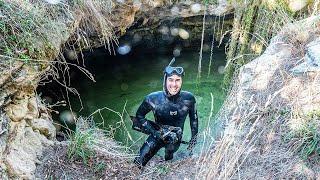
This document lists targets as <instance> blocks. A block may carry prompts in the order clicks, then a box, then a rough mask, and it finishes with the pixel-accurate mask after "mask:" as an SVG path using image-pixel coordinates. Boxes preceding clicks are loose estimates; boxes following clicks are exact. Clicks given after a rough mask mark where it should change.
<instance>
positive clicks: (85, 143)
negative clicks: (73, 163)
mask: <svg viewBox="0 0 320 180" xmlns="http://www.w3.org/2000/svg"><path fill="white" fill-rule="evenodd" d="M93 143H94V129H88V130H84V131H80V130H79V128H78V127H77V128H76V131H75V132H74V133H72V134H71V137H70V144H69V146H68V151H67V157H68V158H69V159H80V160H82V161H83V162H84V164H87V163H88V160H89V158H90V157H92V156H93V155H94V151H93V149H92V145H93Z"/></svg>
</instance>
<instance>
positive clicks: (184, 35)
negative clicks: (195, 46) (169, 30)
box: [179, 28, 190, 39]
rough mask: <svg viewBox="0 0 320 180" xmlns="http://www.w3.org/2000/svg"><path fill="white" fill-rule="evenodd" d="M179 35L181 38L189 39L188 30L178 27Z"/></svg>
mask: <svg viewBox="0 0 320 180" xmlns="http://www.w3.org/2000/svg"><path fill="white" fill-rule="evenodd" d="M179 36H180V37H181V38H182V39H189V36H190V35H189V33H188V31H186V30H184V29H182V28H180V29H179Z"/></svg>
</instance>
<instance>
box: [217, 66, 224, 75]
mask: <svg viewBox="0 0 320 180" xmlns="http://www.w3.org/2000/svg"><path fill="white" fill-rule="evenodd" d="M224 71H225V68H224V66H219V67H218V73H219V74H223V73H224Z"/></svg>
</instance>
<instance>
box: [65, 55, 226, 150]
mask: <svg viewBox="0 0 320 180" xmlns="http://www.w3.org/2000/svg"><path fill="white" fill-rule="evenodd" d="M209 57H210V55H209V53H205V54H204V55H203V62H202V79H201V82H200V83H198V84H197V83H196V77H197V68H198V60H199V52H197V51H183V52H182V53H181V56H179V57H177V58H176V62H175V64H174V65H175V66H182V67H183V68H184V69H185V72H186V74H185V77H184V78H183V85H182V89H183V90H186V91H190V92H192V93H193V94H194V95H195V97H196V100H197V109H198V116H199V132H202V131H203V130H204V128H205V127H206V125H207V121H208V118H209V114H210V109H211V95H210V93H212V95H213V102H214V103H213V107H214V108H213V114H215V113H216V112H217V111H218V110H219V108H220V106H221V105H222V103H223V100H224V98H225V94H224V92H223V90H222V88H221V83H222V79H223V74H221V73H218V67H219V66H222V65H224V60H225V55H224V49H215V50H214V54H213V63H212V67H211V72H212V73H211V74H210V76H209V77H207V74H208V65H209ZM171 59H172V55H171V54H164V53H161V52H154V53H136V54H135V55H129V56H114V57H112V56H108V55H106V54H103V53H95V52H93V53H90V54H89V55H88V56H87V57H86V62H89V64H88V65H87V68H88V69H89V70H90V71H91V72H92V73H93V74H94V76H95V80H96V82H95V83H94V82H92V81H90V80H89V79H87V78H85V77H82V76H81V75H77V76H79V77H78V79H77V80H76V81H73V82H75V83H74V84H73V87H75V88H76V89H78V91H79V93H80V95H81V99H82V103H83V109H82V110H81V111H80V112H77V111H78V110H79V109H80V102H79V100H78V99H77V98H75V97H73V98H71V104H72V107H73V110H74V111H76V112H77V115H78V116H79V115H81V116H88V115H90V114H92V113H93V112H95V111H96V110H98V109H101V108H104V107H107V108H110V109H112V110H114V111H116V112H120V113H121V114H122V113H123V110H124V109H125V113H123V114H124V116H123V121H122V120H121V118H120V117H119V116H118V115H117V114H116V113H114V112H112V111H110V110H107V109H104V110H102V111H100V113H95V114H94V115H93V117H94V120H95V122H97V124H99V126H100V127H102V128H104V129H107V130H109V131H110V132H111V134H112V135H114V138H115V139H116V140H118V141H120V142H122V143H123V144H125V145H127V146H129V147H131V148H132V149H134V150H135V149H137V148H138V147H140V146H141V145H142V143H143V141H144V140H145V139H146V135H143V134H141V133H139V132H136V131H133V130H131V121H130V119H129V116H128V115H135V112H136V110H137V108H138V106H139V105H140V103H141V102H142V100H143V98H144V97H145V96H146V95H147V94H149V93H151V92H153V91H159V90H162V78H163V74H162V72H163V69H164V67H165V66H166V65H167V64H168V63H169V62H170V60H171ZM147 117H148V119H153V116H152V112H150V113H149V114H148V116H147ZM190 136H191V132H190V126H189V119H188V117H187V119H186V123H185V129H184V136H183V139H184V140H189V139H190Z"/></svg>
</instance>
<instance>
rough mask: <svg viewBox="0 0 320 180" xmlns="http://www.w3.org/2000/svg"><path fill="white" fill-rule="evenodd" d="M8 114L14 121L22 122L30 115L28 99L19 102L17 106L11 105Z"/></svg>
mask: <svg viewBox="0 0 320 180" xmlns="http://www.w3.org/2000/svg"><path fill="white" fill-rule="evenodd" d="M6 112H7V114H8V116H9V118H10V119H11V120H12V121H21V120H22V119H23V118H24V117H25V116H26V115H27V113H28V99H22V100H17V101H16V104H10V105H9V106H8V107H7V108H6Z"/></svg>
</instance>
